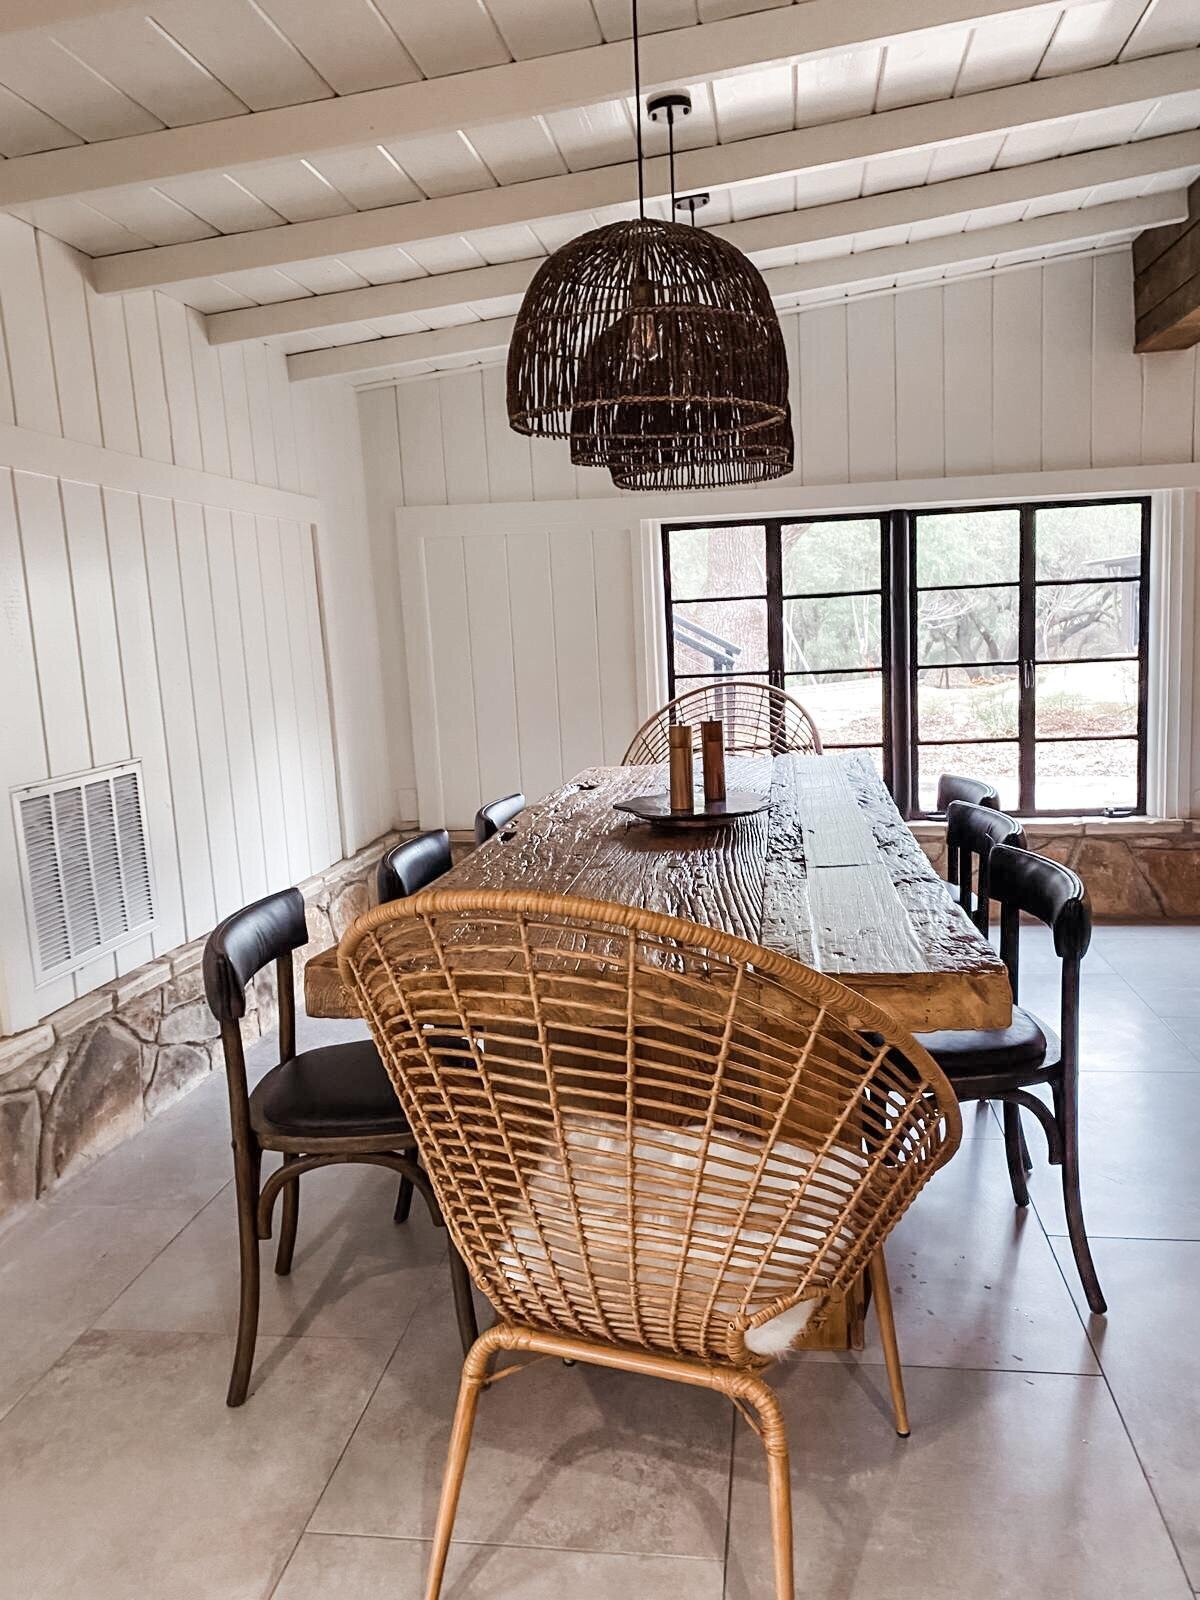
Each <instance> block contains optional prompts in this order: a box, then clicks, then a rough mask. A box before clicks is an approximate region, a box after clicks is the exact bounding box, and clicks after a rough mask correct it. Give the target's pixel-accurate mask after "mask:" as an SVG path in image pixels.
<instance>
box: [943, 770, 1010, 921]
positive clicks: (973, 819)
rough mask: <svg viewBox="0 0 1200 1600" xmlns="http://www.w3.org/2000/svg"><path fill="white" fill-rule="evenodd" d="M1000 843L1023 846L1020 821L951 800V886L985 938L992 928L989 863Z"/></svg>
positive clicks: (948, 839) (948, 835)
mask: <svg viewBox="0 0 1200 1600" xmlns="http://www.w3.org/2000/svg"><path fill="white" fill-rule="evenodd" d="M998 844H1007V845H1012V846H1013V847H1014V848H1016V849H1018V850H1024V849H1025V847H1026V846H1025V830H1024V829H1023V828H1022V826H1021V824H1020V823H1019V822H1014V821H1013V819H1012V818H1011V817H1008V816H1005V814H1004V812H1003V811H993V810H992V809H991V808H990V807H989V806H976V805H971V804H970V803H969V802H968V801H966V800H951V802H950V805H949V807H948V809H947V811H946V852H947V855H948V856H949V857H950V858H951V859H952V860H953V862H954V865H955V871H956V873H957V881H956V882H955V883H953V884H951V885H950V888H951V891H952V892H953V893H954V897H955V899H956V900H957V901H958V903H959V905H960V906H961V907H962V908H963V910H964V911H965V912H966V913H967V915H968V917H970V919H971V921H972V922H973V923H974V924H975V926H976V927H977V928H978V929H979V931H980V933H981V934H982V935H983V937H984V938H985V939H986V938H987V936H988V933H989V931H990V929H991V904H992V902H991V895H990V892H989V883H988V867H989V864H990V861H991V855H992V850H993V849H994V848H995V846H996V845H998Z"/></svg>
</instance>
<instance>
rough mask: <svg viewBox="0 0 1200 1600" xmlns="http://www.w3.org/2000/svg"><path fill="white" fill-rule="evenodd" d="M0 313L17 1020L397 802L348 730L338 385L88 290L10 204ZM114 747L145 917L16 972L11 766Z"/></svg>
mask: <svg viewBox="0 0 1200 1600" xmlns="http://www.w3.org/2000/svg"><path fill="white" fill-rule="evenodd" d="M0 316H2V318H3V332H4V338H3V341H2V342H0V629H2V630H3V631H2V634H0V640H2V644H0V648H2V652H3V654H2V659H3V667H4V673H3V693H2V694H0V798H2V799H3V803H4V805H5V808H6V812H7V820H4V821H3V822H0V891H2V901H3V904H4V906H5V915H4V917H3V919H0V967H2V970H3V979H4V993H3V1006H2V1008H0V1011H2V1015H0V1031H15V1030H16V1029H18V1028H21V1027H27V1026H29V1025H30V1024H31V1023H33V1022H35V1021H36V1020H38V1018H40V1017H42V1016H45V1015H47V1014H48V1013H49V1012H51V1011H53V1010H55V1009H57V1008H58V1007H59V1006H61V1005H63V1004H65V1003H66V1002H68V1001H69V1000H71V999H72V998H73V997H74V996H76V995H78V994H83V993H85V992H86V991H87V990H89V989H91V988H93V987H95V986H96V985H97V984H99V983H101V982H104V981H106V980H108V979H110V978H112V977H114V976H116V975H118V974H119V973H120V972H123V971H127V970H129V969H131V968H133V967H135V966H137V965H139V964H141V963H142V962H143V961H146V960H148V959H150V957H151V956H152V955H154V954H156V953H161V952H163V951H166V950H170V949H172V948H173V947H175V946H177V945H179V944H181V943H183V942H185V941H186V940H190V939H194V938H197V937H200V936H202V935H203V934H205V933H206V932H207V931H208V930H209V929H210V928H211V927H212V926H213V923H214V922H215V921H216V920H217V919H218V918H219V917H220V916H222V915H224V914H225V913H226V912H228V911H230V910H232V909H235V908H236V907H237V906H239V905H241V904H243V903H245V902H246V901H248V900H251V899H253V898H255V897H256V896H257V895H260V894H263V893H265V892H267V891H268V890H269V889H273V888H278V887H283V886H285V885H286V884H289V883H294V882H296V881H297V880H298V879H300V878H303V877H306V876H308V875H310V874H312V873H313V872H316V871H319V870H321V869H322V868H324V867H325V866H328V865H329V864H330V863H331V862H333V861H335V860H337V859H339V858H340V857H341V856H342V855H343V854H344V853H346V852H348V851H350V850H353V849H354V848H356V847H357V846H358V845H359V844H361V843H363V842H365V841H366V840H367V839H369V838H371V837H373V836H374V835H376V834H378V833H379V832H381V831H383V829H384V828H386V827H387V826H388V825H389V824H390V822H391V821H392V820H393V817H394V806H393V805H392V804H391V803H390V797H389V796H388V795H387V794H386V792H385V785H384V784H382V783H381V782H380V780H379V777H378V773H377V772H376V770H375V768H374V765H373V762H372V761H371V759H369V758H367V757H364V754H363V752H364V750H369V749H370V748H371V747H372V744H374V746H375V747H378V746H379V745H380V743H381V740H380V737H379V730H378V728H377V727H376V728H374V729H371V728H370V726H369V724H370V721H371V718H372V716H375V717H376V718H377V717H378V714H379V706H380V703H381V700H382V685H381V682H380V680H379V675H378V665H377V660H376V657H375V654H374V652H373V649H372V646H371V640H370V637H369V631H370V630H369V627H368V628H366V629H365V630H364V633H365V635H366V637H365V639H364V650H365V653H366V655H367V667H366V669H365V670H363V671H359V670H358V666H357V663H356V662H355V661H353V660H352V659H350V651H349V644H348V634H349V628H350V614H351V613H352V612H353V608H354V606H355V603H356V600H355V596H356V594H357V593H358V591H360V590H361V587H362V585H361V579H360V577H359V573H358V568H359V566H360V565H361V556H362V552H363V551H364V550H365V531H364V528H363V525H362V507H361V495H362V489H361V477H360V457H359V451H358V438H357V425H356V418H355V413H354V408H353V401H352V400H351V399H349V397H348V396H339V395H338V394H337V393H336V391H333V392H331V391H325V392H324V393H322V394H319V395H310V394H308V393H306V392H304V391H301V390H298V389H293V388H292V387H291V386H290V385H289V384H288V381H287V377H286V371H285V368H284V364H283V361H282V359H281V358H280V357H279V356H278V355H276V354H274V353H273V352H270V351H268V350H267V348H266V347H265V346H262V345H247V346H244V347H242V346H229V347H225V348H224V349H222V350H221V351H220V352H219V353H218V351H217V350H216V349H214V348H211V347H209V346H208V345H207V344H206V343H205V341H204V337H203V333H202V328H201V324H200V321H199V319H198V318H197V317H196V316H195V315H194V314H193V313H191V312H189V311H188V310H187V309H186V308H185V307H184V306H183V305H182V304H181V303H179V302H178V301H175V300H171V299H167V298H164V297H162V296H158V295H155V294H151V293H146V294H138V295H131V296H127V297H124V298H123V299H122V298H107V299H106V298H100V297H97V296H95V295H94V294H92V292H91V290H90V288H89V287H88V286H87V284H86V281H85V278H84V275H83V272H82V266H81V258H80V257H78V256H77V255H76V254H75V253H74V252H73V251H71V250H70V249H68V248H67V247H66V246H63V245H61V244H60V243H58V241H56V240H53V239H49V238H47V237H45V236H44V235H40V234H37V233H35V232H34V230H33V229H31V228H29V227H28V226H27V225H26V224H24V223H23V222H20V221H19V220H17V219H15V218H13V217H6V216H0ZM322 468H324V469H325V473H326V479H327V482H326V485H325V487H326V488H327V490H328V494H327V497H326V499H325V500H324V501H322V499H321V498H319V496H318V491H319V490H320V489H321V487H322V485H321V483H320V482H319V480H318V473H319V472H320V471H321V470H322ZM356 478H357V479H358V482H357V487H356ZM356 496H357V498H356ZM318 547H319V550H320V572H321V576H322V577H323V578H324V579H325V583H324V586H323V589H321V588H319V587H318V559H317V548H318ZM326 631H328V633H329V635H330V638H331V641H332V640H335V639H336V642H337V647H338V648H337V651H333V650H330V651H327V650H326V643H325V633H326ZM352 682H354V683H358V685H359V689H360V692H361V693H362V694H363V700H362V703H361V706H356V705H353V704H351V705H349V708H348V709H347V702H348V686H349V685H350V684H351V683H352ZM364 686H365V687H364ZM331 689H332V697H331ZM331 699H332V705H331ZM343 710H344V711H345V716H344V725H343V719H342V717H341V716H340V715H339V716H338V722H339V726H338V728H337V730H336V737H335V727H334V719H335V715H337V714H338V713H341V712H342V711H343ZM335 751H336V756H340V755H342V754H343V753H345V754H346V761H345V763H344V765H343V766H339V764H338V762H337V760H336V757H335ZM130 756H134V757H138V758H140V759H141V761H142V763H143V770H144V778H145V793H146V803H147V812H148V824H149V830H150V838H151V845H152V852H153V863H154V873H155V883H156V893H157V902H158V914H159V920H158V925H157V928H156V930H155V932H154V934H153V936H152V937H147V938H145V939H142V940H139V941H137V942H136V943H133V944H129V945H126V946H125V947H123V948H122V949H121V950H120V951H119V952H117V954H116V955H115V956H114V955H109V956H106V957H104V958H103V959H101V960H98V961H96V962H95V963H93V964H92V965H91V966H89V967H88V968H86V969H85V970H83V971H81V972H79V973H77V974H75V975H74V976H72V977H67V978H61V979H58V980H56V981H54V982H52V983H51V984H49V985H46V986H43V987H41V988H37V989H35V988H34V986H33V980H32V973H31V968H30V962H29V955H28V941H27V937H26V931H25V920H24V914H23V908H22V899H21V891H20V886H19V876H18V872H17V862H16V853H15V851H16V839H15V830H14V827H13V823H12V820H11V809H10V807H9V800H8V791H9V790H11V789H12V788H14V787H17V786H20V785H24V784H28V783H32V782H36V781H38V780H39V779H41V778H45V777H57V776H61V775H65V774H67V773H71V772H75V771H79V770H82V769H85V768H89V767H91V766H93V765H98V764H101V763H106V762H110V761H116V760H121V759H125V758H127V757H130ZM339 780H340V783H341V790H342V792H341V795H340V796H339Z"/></svg>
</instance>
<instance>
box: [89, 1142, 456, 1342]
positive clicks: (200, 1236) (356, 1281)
mask: <svg viewBox="0 0 1200 1600" xmlns="http://www.w3.org/2000/svg"><path fill="white" fill-rule="evenodd" d="M397 1182H398V1180H397V1179H396V1177H395V1176H394V1174H392V1173H391V1172H388V1171H387V1170H385V1169H384V1168H380V1167H362V1166H344V1167H330V1168H327V1169H324V1170H321V1171H317V1172H310V1173H307V1174H306V1175H305V1176H304V1177H303V1178H302V1179H301V1181H300V1227H299V1231H298V1233H297V1237H296V1255H295V1259H294V1261H293V1263H292V1270H291V1273H290V1274H289V1276H287V1277H286V1278H278V1277H276V1276H275V1270H274V1260H275V1240H271V1241H270V1242H267V1243H264V1244H262V1245H261V1246H260V1255H261V1261H262V1309H261V1312H260V1323H259V1326H260V1328H261V1330H262V1331H263V1332H264V1333H270V1334H284V1335H291V1336H293V1337H295V1336H299V1335H302V1334H315V1335H320V1336H322V1337H326V1338H338V1339H358V1338H368V1339H372V1338H380V1339H389V1338H390V1339H391V1341H392V1343H393V1344H394V1343H395V1341H396V1340H397V1339H398V1338H399V1337H400V1334H401V1333H402V1332H403V1330H404V1327H405V1325H406V1324H407V1322H408V1319H409V1318H410V1317H411V1316H412V1314H413V1312H414V1311H415V1309H416V1307H417V1306H418V1304H420V1303H421V1301H422V1300H424V1299H427V1298H428V1297H429V1296H430V1295H431V1294H435V1293H438V1292H440V1291H441V1289H442V1288H443V1286H444V1285H445V1283H446V1282H447V1281H448V1276H449V1274H448V1269H447V1268H446V1266H445V1264H444V1260H445V1254H446V1233H445V1230H444V1229H441V1228H436V1229H435V1228H434V1227H433V1226H432V1224H431V1223H430V1221H429V1216H428V1213H427V1211H426V1209H425V1206H424V1203H423V1202H422V1201H421V1200H420V1198H419V1197H417V1198H414V1201H413V1207H412V1211H411V1213H410V1215H409V1220H408V1222H407V1223H404V1224H403V1225H400V1226H397V1224H396V1223H394V1222H393V1221H392V1208H393V1206H394V1205H395V1201H396V1186H397ZM279 1206H280V1202H276V1214H275V1226H276V1236H277V1237H278V1228H279ZM237 1306H238V1245H237V1213H236V1210H235V1204H234V1195H233V1187H232V1185H229V1186H228V1187H227V1188H226V1189H225V1190H224V1191H222V1193H221V1194H220V1195H218V1196H217V1198H216V1199H215V1200H214V1201H213V1202H212V1204H211V1205H209V1206H207V1207H206V1208H205V1209H204V1210H203V1211H202V1212H201V1213H200V1215H199V1216H198V1217H196V1219H195V1220H194V1221H193V1222H191V1223H189V1224H188V1226H187V1227H186V1228H185V1229H184V1230H183V1232H182V1233H181V1234H180V1235H179V1237H178V1238H177V1239H176V1240H175V1241H174V1242H173V1243H172V1244H171V1246H170V1247H169V1249H167V1250H164V1251H163V1253H162V1255H161V1256H159V1258H158V1260H157V1261H155V1262H154V1264H153V1266H152V1267H151V1268H150V1270H149V1271H148V1272H146V1273H144V1274H143V1275H142V1277H141V1278H139V1279H138V1281H137V1282H136V1283H134V1284H133V1285H132V1286H131V1287H130V1288H129V1289H128V1290H127V1291H126V1292H125V1293H124V1294H123V1295H122V1296H121V1297H120V1299H119V1300H117V1301H116V1303H115V1304H114V1305H113V1306H112V1307H111V1309H110V1310H109V1311H108V1312H107V1314H106V1315H105V1316H104V1318H103V1319H102V1321H101V1324H100V1325H101V1326H102V1327H105V1328H144V1329H155V1330H159V1331H164V1332H166V1331H172V1332H185V1333H218V1332H224V1333H233V1332H234V1330H235V1329H236V1327H237Z"/></svg>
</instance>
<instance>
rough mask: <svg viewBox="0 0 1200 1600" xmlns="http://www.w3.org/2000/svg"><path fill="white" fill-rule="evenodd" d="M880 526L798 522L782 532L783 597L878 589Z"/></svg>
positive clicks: (871, 521) (874, 522)
mask: <svg viewBox="0 0 1200 1600" xmlns="http://www.w3.org/2000/svg"><path fill="white" fill-rule="evenodd" d="M880 544H881V527H880V523H879V519H878V518H877V517H869V518H867V519H866V520H865V521H862V522H801V523H796V524H794V525H792V526H790V527H785V528H784V529H783V592H784V594H829V593H831V592H832V591H833V590H836V589H878V588H879V585H880V570H879V550H880Z"/></svg>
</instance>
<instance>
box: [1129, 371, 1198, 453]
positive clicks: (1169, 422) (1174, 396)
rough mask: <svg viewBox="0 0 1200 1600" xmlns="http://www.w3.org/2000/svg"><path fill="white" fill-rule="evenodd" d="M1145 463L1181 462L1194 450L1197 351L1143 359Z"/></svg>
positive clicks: (1143, 442) (1143, 441) (1143, 444)
mask: <svg viewBox="0 0 1200 1600" xmlns="http://www.w3.org/2000/svg"><path fill="white" fill-rule="evenodd" d="M1143 360H1144V361H1145V366H1144V367H1143V368H1142V379H1143V383H1142V460H1143V461H1147V462H1150V461H1160V462H1170V461H1178V460H1179V459H1180V455H1181V452H1182V453H1186V451H1188V450H1189V449H1191V447H1192V441H1193V437H1194V430H1193V426H1192V408H1193V406H1194V405H1195V403H1196V402H1195V388H1196V386H1195V377H1196V351H1195V349H1194V348H1193V349H1191V350H1167V351H1163V352H1162V353H1161V354H1159V355H1153V356H1145V357H1143Z"/></svg>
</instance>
